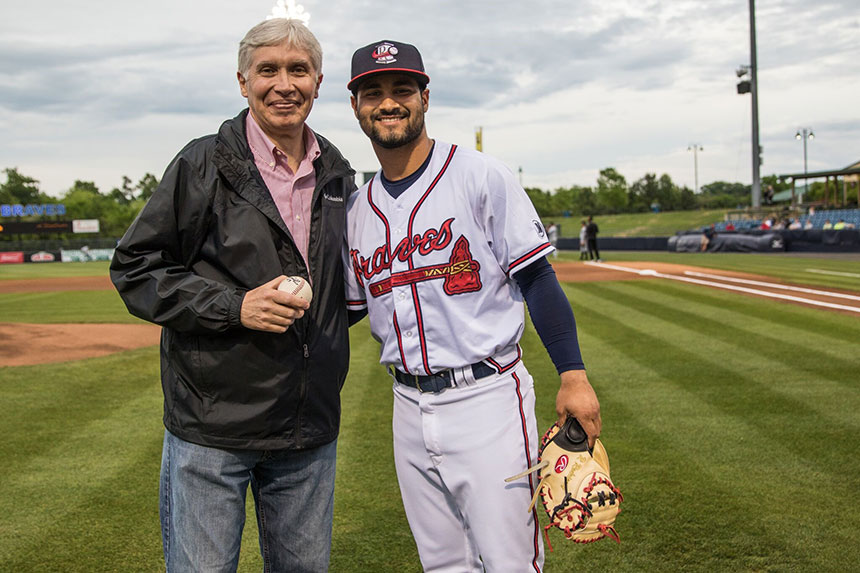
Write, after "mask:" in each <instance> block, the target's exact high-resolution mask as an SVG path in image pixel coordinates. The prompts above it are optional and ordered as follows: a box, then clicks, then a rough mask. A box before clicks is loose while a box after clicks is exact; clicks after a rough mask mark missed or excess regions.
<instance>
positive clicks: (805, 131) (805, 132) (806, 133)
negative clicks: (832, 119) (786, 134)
mask: <svg viewBox="0 0 860 573" xmlns="http://www.w3.org/2000/svg"><path fill="white" fill-rule="evenodd" d="M794 139H802V140H803V174H804V175H806V173H807V170H806V142H807V140H810V141H811V140H813V139H815V134H814V133H812V129H810V128H808V127H804V128H802V129H798V130H797V133H795V134H794ZM808 186H809V180H808V179H806V178H804V179H803V194H804V195H806V192H807V191H808V190H809V187H808Z"/></svg>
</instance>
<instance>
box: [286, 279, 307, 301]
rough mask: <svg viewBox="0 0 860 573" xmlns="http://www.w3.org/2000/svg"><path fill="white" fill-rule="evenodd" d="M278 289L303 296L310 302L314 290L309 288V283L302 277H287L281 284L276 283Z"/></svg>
mask: <svg viewBox="0 0 860 573" xmlns="http://www.w3.org/2000/svg"><path fill="white" fill-rule="evenodd" d="M278 290H280V291H284V292H288V293H290V294H291V295H294V296H297V297H299V298H303V299H305V300H306V301H308V302H311V300H313V298H314V292H313V290H311V285H310V284H308V281H306V280H305V279H303V278H302V277H287V278H285V279H284V280H283V281H281V284H279V285H278Z"/></svg>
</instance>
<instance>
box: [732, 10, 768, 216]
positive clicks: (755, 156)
mask: <svg viewBox="0 0 860 573" xmlns="http://www.w3.org/2000/svg"><path fill="white" fill-rule="evenodd" d="M749 5H750V65H748V66H741V67H740V68H738V71H737V74H738V77H739V78H742V79H741V82H740V83H738V94H747V93H748V94H750V95H751V96H752V205H753V208H755V209H758V208H760V207H761V174H760V171H759V170H760V168H761V163H762V161H761V154H762V147H761V146H760V145H759V143H758V63H757V61H756V47H755V0H749ZM747 75H748V76H749V79H747V77H746V76H747Z"/></svg>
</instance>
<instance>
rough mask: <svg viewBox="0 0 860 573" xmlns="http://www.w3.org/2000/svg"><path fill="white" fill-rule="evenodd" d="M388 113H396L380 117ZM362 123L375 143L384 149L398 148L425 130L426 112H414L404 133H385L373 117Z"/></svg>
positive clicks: (410, 141)
mask: <svg viewBox="0 0 860 573" xmlns="http://www.w3.org/2000/svg"><path fill="white" fill-rule="evenodd" d="M386 115H395V114H380V117H386ZM361 124H362V125H361V127H362V129H363V130H364V133H365V134H367V137H369V138H370V140H371V141H372V142H373V143H375V144H376V145H378V146H379V147H382V148H383V149H396V148H398V147H402V146H404V145H407V144H409V143H412V142H413V141H415V140H416V139H418V136H420V135H421V132H422V131H424V113H423V111H419V112H418V113H413V114H412V115H411V116H410V117H409V120H408V121H407V122H406V129H405V130H404V131H403V133H390V134H387V135H383V134H382V133H381V132H380V130H379V128H378V127H377V125H376V123H375V122H374V121H373V120H372V119H368V120H365V121H362V122H361Z"/></svg>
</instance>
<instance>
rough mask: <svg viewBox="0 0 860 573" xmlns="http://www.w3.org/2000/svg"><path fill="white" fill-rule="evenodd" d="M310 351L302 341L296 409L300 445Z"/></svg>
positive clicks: (300, 444)
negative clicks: (300, 381) (300, 374)
mask: <svg viewBox="0 0 860 573" xmlns="http://www.w3.org/2000/svg"><path fill="white" fill-rule="evenodd" d="M310 355H311V353H310V351H309V350H308V345H307V343H306V342H304V343H302V357H303V359H302V385H301V387H300V388H299V407H298V408H297V411H296V444H297V445H298V446H299V447H301V446H302V411H303V410H304V407H305V401H306V400H307V397H308V358H310Z"/></svg>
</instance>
